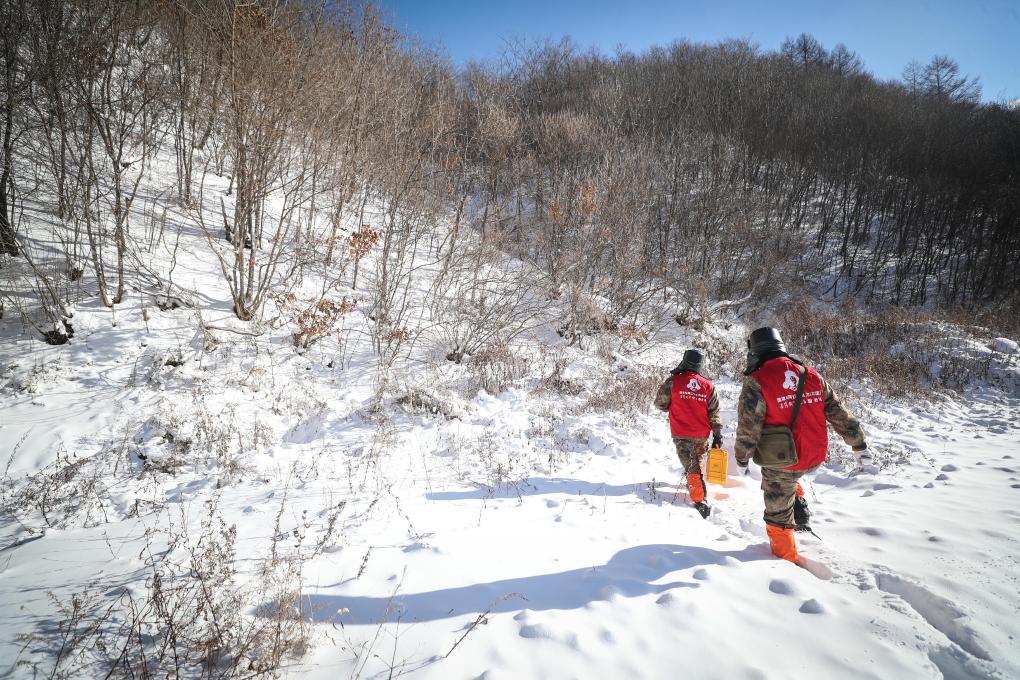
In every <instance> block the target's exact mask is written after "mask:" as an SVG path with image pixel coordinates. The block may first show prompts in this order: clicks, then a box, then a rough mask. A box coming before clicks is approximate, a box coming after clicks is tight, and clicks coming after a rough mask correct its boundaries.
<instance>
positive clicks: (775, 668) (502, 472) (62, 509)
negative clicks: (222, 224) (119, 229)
mask: <svg viewBox="0 0 1020 680" xmlns="http://www.w3.org/2000/svg"><path fill="white" fill-rule="evenodd" d="M153 181H156V180H153ZM215 190H217V189H216V188H212V189H210V191H215ZM219 190H222V188H219ZM208 203H209V204H210V205H218V203H217V202H216V201H213V200H210V201H208ZM175 219H180V220H185V219H186V216H185V215H183V214H182V215H178V216H177V217H176V218H175ZM181 250H182V254H181V256H180V257H179V260H180V262H181V263H182V267H183V269H184V270H185V271H186V272H187V274H186V277H187V278H188V279H189V280H188V281H186V282H185V281H183V280H182V281H179V282H178V283H180V284H181V285H182V286H183V287H184V288H185V292H190V293H192V294H194V295H195V297H196V298H198V307H197V308H196V309H190V308H187V307H180V308H178V309H173V310H166V311H163V310H159V309H157V308H155V307H153V306H151V305H150V306H147V307H144V305H143V304H142V300H143V299H144V298H143V297H142V296H138V298H137V299H135V298H132V299H131V300H130V301H128V302H127V303H125V304H124V305H121V306H120V307H118V309H117V311H116V312H115V313H112V312H110V311H109V310H105V309H103V308H101V307H99V306H98V305H97V303H96V302H95V300H94V299H89V300H86V301H85V302H83V303H82V304H80V305H78V306H77V307H76V309H75V310H74V314H75V315H74V323H75V328H76V336H75V338H74V340H73V341H72V342H71V343H69V344H67V345H64V346H60V347H49V346H46V345H44V344H41V343H40V342H38V340H35V339H32V337H31V335H24V334H22V333H21V331H20V328H19V327H18V326H17V325H16V324H15V323H14V321H13V320H9V319H4V320H3V321H2V322H0V324H2V325H0V333H2V337H3V338H4V341H3V343H2V344H0V409H2V413H3V419H2V424H0V451H3V457H2V458H0V464H5V465H6V466H7V467H6V475H5V477H4V481H3V484H2V486H0V490H2V492H3V501H4V503H3V505H4V507H7V508H9V509H10V508H12V507H13V509H10V510H9V511H7V512H5V513H4V514H3V515H2V516H0V574H2V576H3V578H0V673H7V672H10V673H11V677H16V678H21V677H24V678H28V677H34V675H35V673H36V670H35V669H34V668H33V664H38V667H39V669H42V672H45V673H47V674H48V670H47V669H49V668H50V667H51V666H52V663H53V655H54V653H55V652H54V645H55V644H56V643H55V642H54V638H53V637H52V631H53V630H54V626H56V625H57V624H58V623H59V622H60V621H61V620H62V616H63V615H62V614H61V612H60V606H59V604H58V603H67V602H68V601H70V600H71V597H72V595H73V594H74V593H81V592H83V591H85V590H87V591H89V592H91V593H93V594H94V595H95V597H98V598H99V601H100V602H108V603H112V602H113V601H114V600H115V599H116V598H117V597H119V596H120V594H121V593H122V592H124V590H125V589H128V590H129V591H130V592H132V593H135V594H138V595H139V596H141V595H143V594H144V592H145V587H146V579H147V577H148V574H149V573H150V571H149V568H150V561H149V560H151V559H153V558H152V557H151V556H152V555H158V554H161V552H160V551H161V550H167V551H170V550H171V546H170V545H169V543H168V541H169V536H170V535H171V534H172V532H173V531H174V530H179V529H181V528H182V527H187V528H191V529H192V530H194V529H195V528H197V527H199V526H200V525H201V524H202V523H203V521H206V518H209V517H213V516H215V517H218V518H220V519H222V521H223V522H224V525H225V526H235V527H236V531H237V555H236V562H237V564H238V565H240V567H239V569H240V570H241V571H240V573H241V574H246V575H248V576H252V577H254V572H255V571H256V567H255V566H254V565H255V564H256V563H257V560H259V559H263V558H265V557H266V555H267V553H268V551H269V550H270V546H271V545H275V544H274V543H273V539H274V536H276V537H277V539H279V537H280V536H284V537H286V538H285V539H284V540H283V541H282V542H281V543H280V544H279V545H285V546H287V549H288V550H292V551H295V552H300V551H301V550H309V551H310V546H314V545H315V544H316V542H317V541H318V540H319V539H320V537H323V536H326V535H328V531H329V530H328V527H329V524H330V516H331V513H338V514H337V517H338V532H337V534H336V536H335V537H333V538H331V539H330V540H328V541H327V542H326V544H325V545H323V546H322V547H321V549H319V550H316V551H312V552H314V556H313V557H311V558H310V559H309V560H308V561H307V562H306V563H304V564H303V565H302V567H301V579H302V581H301V586H300V612H301V616H303V617H305V618H307V619H308V620H310V621H311V622H312V626H311V636H312V639H311V646H310V649H309V652H308V654H307V655H305V656H304V657H302V658H300V659H297V660H294V661H292V662H291V663H290V665H289V666H288V667H287V668H286V674H287V676H289V677H295V678H297V677H301V678H323V679H325V678H336V677H362V678H372V677H395V676H396V675H412V676H413V677H417V678H450V677H458V678H460V677H463V678H487V679H490V680H494V679H496V678H522V677H528V678H567V677H588V678H619V677H627V678H667V677H670V678H671V677H676V676H677V675H678V674H681V673H682V674H684V675H690V676H692V677H697V678H734V677H747V678H765V677H767V678H783V677H809V676H816V677H825V678H867V677H874V678H889V677H926V678H938V677H946V678H964V677H966V678H1010V677H1020V642H1018V640H1017V637H1018V635H1020V623H1018V621H1020V611H1018V610H1020V597H1018V592H1020V583H1018V579H1020V570H1018V568H1017V567H1018V560H1020V544H1018V541H1020V534H1018V532H1017V526H1018V520H1020V510H1018V509H1017V508H1018V505H1017V499H1018V493H1020V418H1018V417H1017V413H1018V406H1020V398H1018V395H1017V393H1016V390H1015V386H1016V385H1018V384H1020V382H1018V381H1017V369H1016V363H1015V359H1014V358H1010V357H1011V356H1012V355H1014V354H1015V353H1016V351H1017V349H1016V348H1017V345H1016V343H1015V342H1013V341H1011V340H1009V339H1005V338H1000V339H996V340H994V341H992V343H991V344H990V345H989V347H982V348H980V349H981V351H982V352H985V353H988V352H991V353H995V355H996V361H997V362H999V363H998V364H997V366H999V369H998V370H1001V371H1002V375H1003V376H1006V378H1008V379H1006V378H1003V379H1002V380H1000V381H999V383H997V384H995V385H989V384H984V383H981V382H976V383H975V384H974V385H973V387H972V388H971V389H969V390H967V391H966V392H965V393H963V394H959V395H956V396H955V397H952V398H950V397H944V398H941V399H933V400H931V401H920V402H913V401H910V400H907V399H901V400H892V399H888V398H883V397H880V396H877V395H875V394H873V393H871V392H869V391H868V390H867V389H866V388H864V387H862V388H861V389H860V391H859V392H860V393H859V394H857V395H856V396H857V397H858V399H856V400H855V402H856V403H857V405H858V406H859V407H860V408H861V409H863V410H861V413H860V415H861V416H862V419H863V422H864V424H865V428H866V431H867V433H868V437H869V442H870V444H871V446H870V448H871V450H872V452H873V454H874V456H875V459H876V462H877V466H876V467H875V468H873V469H871V471H870V472H869V471H868V470H859V469H855V468H853V466H852V460H853V458H852V456H850V455H849V452H848V450H847V449H846V447H845V446H843V445H842V444H840V443H834V444H833V456H832V459H831V460H830V462H829V463H828V464H827V465H826V466H825V467H823V468H822V469H821V470H820V471H819V472H818V473H817V474H815V475H814V476H813V477H812V478H809V480H808V481H807V482H806V488H807V494H808V499H809V502H810V504H811V509H812V511H813V512H814V517H813V522H812V523H813V526H814V529H815V531H816V533H817V534H818V537H820V538H816V537H813V536H810V535H803V534H799V535H798V543H799V546H800V549H801V552H802V554H803V555H804V560H803V561H802V563H801V565H800V566H801V567H803V568H798V566H796V565H792V564H790V563H787V562H783V561H779V560H776V559H774V558H773V557H772V555H771V553H770V552H769V549H768V546H767V542H766V538H765V527H764V524H763V521H762V519H761V515H762V510H763V508H762V499H761V491H760V489H759V484H760V474H759V471H758V470H757V469H755V468H754V466H752V468H751V470H750V471H749V473H748V474H747V475H745V474H744V473H743V471H742V470H741V469H740V468H739V467H737V465H736V463H735V460H733V459H732V456H731V459H730V461H729V473H730V474H729V478H728V479H727V482H726V485H725V486H710V487H709V499H708V500H709V502H710V504H711V505H712V506H713V509H714V510H713V513H712V515H711V517H710V518H709V519H708V520H707V521H706V520H703V519H702V518H701V517H700V516H699V515H698V514H697V513H696V512H695V510H694V509H693V508H691V507H690V506H689V504H688V503H687V497H686V490H685V487H684V484H683V477H682V469H681V467H680V465H679V463H678V461H677V459H676V456H675V454H674V451H673V446H672V443H671V442H670V440H669V436H668V434H669V433H668V426H667V425H666V423H665V421H664V418H663V417H662V416H661V415H660V414H656V413H652V412H651V410H650V409H649V402H650V399H651V396H652V394H651V393H650V392H649V393H648V394H643V393H641V394H639V395H638V396H637V397H635V398H634V400H633V403H631V402H630V401H627V399H626V398H625V397H620V396H619V395H620V394H623V395H626V394H627V392H626V390H627V389H632V386H633V385H635V384H636V385H641V383H640V382H638V383H630V382H627V381H628V380H636V379H638V378H640V377H641V376H642V375H646V374H647V375H651V376H653V377H665V375H666V374H667V373H668V370H669V368H670V367H672V366H673V365H675V363H676V361H677V359H678V358H679V355H680V354H681V351H682V349H683V348H684V347H685V346H687V345H688V344H689V343H692V342H694V341H695V340H696V338H693V337H691V336H689V335H686V334H685V332H684V331H682V330H681V329H678V328H675V327H674V328H673V329H672V330H670V331H668V332H665V333H663V334H661V335H660V336H659V337H658V338H657V339H654V340H653V341H652V342H651V343H650V344H649V345H648V346H646V347H644V348H643V349H642V351H641V352H640V353H633V354H629V355H621V354H619V353H613V352H610V353H609V354H608V355H606V353H605V351H604V348H602V349H600V348H599V347H598V345H597V344H596V345H595V346H594V347H593V346H591V345H588V346H586V347H581V348H579V347H576V346H575V347H565V346H563V341H562V340H560V339H559V338H557V337H556V335H555V333H553V332H551V331H550V329H549V328H543V327H539V328H537V329H535V330H534V331H533V332H532V333H530V334H529V335H526V336H524V337H523V338H522V339H521V341H520V342H519V343H518V344H517V345H516V346H515V351H517V352H518V353H519V354H520V356H522V357H525V359H526V368H527V370H526V372H525V373H524V375H523V376H522V377H521V378H519V379H517V380H516V381H515V382H514V384H513V385H512V386H511V387H510V388H508V389H505V390H503V391H500V392H498V393H490V392H487V391H485V390H484V389H478V387H477V386H472V385H473V383H472V382H471V378H470V375H469V374H468V368H467V367H465V366H463V365H457V364H453V363H451V362H447V361H445V360H443V359H442V352H441V351H440V349H439V347H438V346H429V345H427V344H426V345H424V346H423V347H422V350H421V351H420V352H419V353H417V354H415V355H414V356H412V357H410V358H409V359H408V360H407V361H406V362H403V363H400V362H398V363H397V364H395V368H394V370H393V374H394V375H392V376H389V377H388V379H384V378H386V377H387V376H385V375H384V371H383V370H382V369H381V367H380V362H379V359H378V357H377V355H376V354H375V352H374V351H373V349H372V347H371V342H370V337H369V332H368V330H367V329H368V325H369V324H370V323H371V321H370V319H369V318H368V317H367V316H366V315H365V314H364V310H363V309H360V308H359V310H358V311H357V312H356V313H354V314H352V315H351V316H350V317H349V318H348V319H347V320H346V323H347V330H348V334H347V335H346V336H345V339H344V340H343V341H341V340H340V339H330V340H328V341H327V340H324V341H323V342H322V343H320V344H318V345H315V346H313V347H312V348H311V349H309V350H308V351H305V352H300V353H299V352H297V351H296V350H295V348H294V347H293V345H292V344H291V343H290V334H289V333H290V331H289V329H288V328H287V327H286V326H282V327H276V328H273V327H267V328H264V329H261V334H259V335H254V336H249V335H242V334H238V333H235V332H231V330H223V329H233V330H245V329H249V328H250V326H246V325H244V324H240V323H237V322H236V321H235V320H233V319H232V317H231V314H230V307H229V303H228V300H227V295H226V291H225V285H224V284H223V283H222V282H221V281H220V279H219V276H220V275H219V271H218V265H216V263H215V261H214V259H213V258H212V257H211V256H210V255H209V254H208V252H207V250H208V247H207V245H206V242H205V240H204V238H203V237H202V236H200V235H197V234H191V235H188V236H186V237H182V239H181ZM153 258H154V262H155V264H156V265H157V266H158V265H160V260H159V258H158V256H157V255H153ZM185 263H186V266H184V265H185ZM164 264H165V263H164ZM371 272H372V263H371V262H370V261H369V262H366V263H365V273H364V276H365V277H366V278H367V279H368V280H370V277H371ZM422 272H423V273H422V276H428V275H429V270H428V267H423V268H422ZM428 285H429V281H428V279H423V280H422V282H421V283H420V288H419V290H427V288H428ZM309 286H311V287H313V288H314V283H309ZM199 292H201V296H199V295H198V293H199ZM345 292H348V293H350V294H352V295H353V294H354V291H345ZM143 307H144V308H143ZM199 316H201V319H200V318H199ZM200 321H201V323H204V324H205V325H206V327H207V328H214V330H207V331H206V332H204V333H203V331H201V330H200V329H199V323H200ZM215 329H219V330H215ZM745 331H746V329H744V328H743V327H742V326H741V325H740V324H735V325H733V326H732V328H731V329H730V330H728V331H727V330H723V329H722V328H714V327H712V328H709V329H708V331H707V334H708V336H709V337H710V338H713V339H714V340H716V341H718V342H720V343H731V344H732V343H739V339H740V337H741V334H742V333H744V332H745ZM207 335H208V336H211V337H212V339H213V340H214V341H213V342H210V338H209V337H207ZM974 351H975V352H976V351H978V350H977V349H974ZM437 357H438V358H437ZM168 359H169V361H168ZM807 359H808V360H809V361H810V359H811V358H810V357H807ZM554 366H559V369H558V370H557V371H554ZM718 368H719V371H718V372H719V374H720V377H719V379H718V380H717V383H716V384H717V389H718V391H719V394H720V398H721V403H722V406H723V409H724V413H723V421H724V424H725V425H724V427H725V442H724V443H725V447H726V448H727V449H728V450H730V451H732V449H733V435H734V430H735V406H736V398H737V394H738V393H739V383H738V382H737V380H736V379H735V378H734V377H732V376H733V374H734V371H733V367H730V366H720V367H718ZM551 376H555V379H554V378H553V377H551ZM727 376H730V377H727ZM653 384H654V383H653ZM628 386H631V387H628ZM1004 386H1005V387H1004ZM1009 386H1014V388H1013V389H1010V388H1009ZM614 388H619V390H618V391H617V392H613V390H614ZM409 395H417V396H409ZM607 395H608V396H607ZM614 395H616V396H614ZM613 399H619V401H617V402H614V401H613ZM634 404H639V406H635V405H634ZM19 494H20V495H19ZM47 494H49V495H47ZM12 498H14V499H17V503H16V505H15V506H11V505H9V502H10V499H12ZM43 510H46V512H48V513H50V514H49V516H44V515H43ZM309 554H311V552H310V553H309ZM51 595H52V596H51ZM247 606H248V609H247V610H246V611H245V615H246V616H248V617H251V618H257V617H260V616H263V617H264V616H268V614H267V612H269V611H270V609H269V607H268V603H266V602H261V601H249V602H247ZM47 631H49V634H48V633H47ZM79 670H80V674H76V675H78V676H80V677H88V676H90V675H103V673H101V672H98V671H97V670H96V668H95V667H86V666H84V665H83V666H81V667H80V669H79Z"/></svg>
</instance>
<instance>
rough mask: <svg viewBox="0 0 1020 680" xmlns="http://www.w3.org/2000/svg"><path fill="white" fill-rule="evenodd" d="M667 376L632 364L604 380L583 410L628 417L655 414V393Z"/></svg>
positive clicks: (630, 418)
mask: <svg viewBox="0 0 1020 680" xmlns="http://www.w3.org/2000/svg"><path fill="white" fill-rule="evenodd" d="M662 380H663V376H662V375H661V374H660V373H659V372H657V371H654V370H652V369H650V368H644V367H642V368H636V367H628V368H627V369H626V370H624V371H619V372H618V373H617V375H616V376H615V378H614V379H610V380H607V381H604V382H603V384H602V385H601V386H600V387H599V388H597V389H596V390H595V391H594V393H593V394H592V395H591V396H590V397H589V398H588V400H587V401H586V402H585V404H584V405H583V406H582V407H581V410H582V411H589V412H604V411H612V412H615V413H619V414H621V415H623V416H624V417H625V418H627V419H628V420H636V419H637V417H638V416H640V415H643V414H646V413H651V411H652V401H653V399H654V398H655V392H656V390H658V389H659V385H660V384H661V383H662Z"/></svg>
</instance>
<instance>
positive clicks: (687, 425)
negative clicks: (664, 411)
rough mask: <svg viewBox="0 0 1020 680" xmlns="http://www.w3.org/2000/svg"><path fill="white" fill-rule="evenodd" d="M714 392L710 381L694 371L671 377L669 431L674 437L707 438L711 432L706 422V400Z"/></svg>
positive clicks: (710, 427) (709, 424)
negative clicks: (671, 392)
mask: <svg viewBox="0 0 1020 680" xmlns="http://www.w3.org/2000/svg"><path fill="white" fill-rule="evenodd" d="M714 391H715V387H713V386H712V381H711V380H706V379H705V378H702V377H701V376H700V375H698V374H697V373H695V372H694V371H684V372H683V373H681V374H679V375H674V376H673V395H672V397H671V399H670V402H669V431H670V432H671V433H672V435H673V436H674V437H699V438H704V437H708V435H709V434H710V433H711V432H712V425H711V423H709V422H708V398H709V397H710V396H712V392H714Z"/></svg>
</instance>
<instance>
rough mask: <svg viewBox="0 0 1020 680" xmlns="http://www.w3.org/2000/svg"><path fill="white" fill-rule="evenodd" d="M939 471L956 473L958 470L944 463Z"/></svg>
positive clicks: (950, 464)
mask: <svg viewBox="0 0 1020 680" xmlns="http://www.w3.org/2000/svg"><path fill="white" fill-rule="evenodd" d="M940 469H941V470H942V472H956V471H957V470H959V469H960V468H958V467H956V466H955V465H953V464H952V463H946V464H945V465H943V466H942V467H941V468H940Z"/></svg>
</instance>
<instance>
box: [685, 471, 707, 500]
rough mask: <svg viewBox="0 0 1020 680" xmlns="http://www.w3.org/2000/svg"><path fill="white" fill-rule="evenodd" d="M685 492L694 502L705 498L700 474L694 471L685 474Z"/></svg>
mask: <svg viewBox="0 0 1020 680" xmlns="http://www.w3.org/2000/svg"><path fill="white" fill-rule="evenodd" d="M687 493H689V494H690V495H691V500H692V501H694V502H695V503H701V502H703V501H704V500H705V482H704V481H703V480H702V479H701V475H699V474H696V473H694V472H692V473H689V474H688V475H687Z"/></svg>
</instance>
